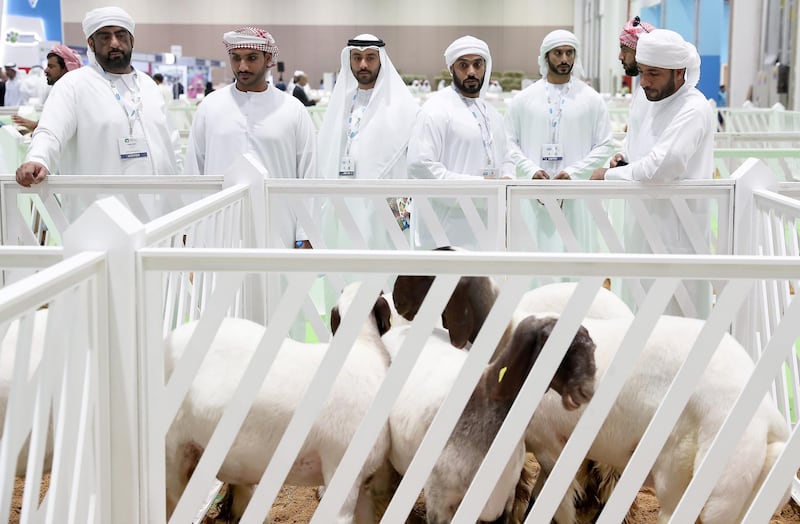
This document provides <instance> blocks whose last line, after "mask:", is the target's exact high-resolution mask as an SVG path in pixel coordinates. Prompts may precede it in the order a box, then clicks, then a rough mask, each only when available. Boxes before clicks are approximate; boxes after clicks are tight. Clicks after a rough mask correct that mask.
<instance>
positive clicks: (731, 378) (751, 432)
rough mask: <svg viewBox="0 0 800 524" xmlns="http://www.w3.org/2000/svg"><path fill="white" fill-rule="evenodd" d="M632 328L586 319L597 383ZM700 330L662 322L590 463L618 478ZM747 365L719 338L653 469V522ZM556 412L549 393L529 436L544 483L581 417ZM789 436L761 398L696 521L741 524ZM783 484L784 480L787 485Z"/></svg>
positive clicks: (734, 345)
mask: <svg viewBox="0 0 800 524" xmlns="http://www.w3.org/2000/svg"><path fill="white" fill-rule="evenodd" d="M630 323H631V322H630V320H629V319H607V320H592V319H586V320H585V321H584V326H586V328H587V329H588V331H589V334H590V335H591V337H592V339H593V340H594V341H595V343H596V345H597V350H596V352H595V356H596V359H597V378H598V381H600V380H601V379H602V377H603V376H604V375H605V373H606V371H607V370H608V365H609V362H610V361H611V359H612V357H613V356H614V354H615V353H616V351H617V348H618V347H619V344H620V342H621V340H622V338H623V336H624V335H625V333H626V331H627V330H628V327H629V326H630ZM702 327H703V321H701V320H696V319H690V318H683V317H672V316H666V315H665V316H662V317H661V319H660V320H659V321H658V322H657V324H656V327H655V329H654V331H653V333H652V335H651V337H650V339H649V340H648V342H647V345H646V346H645V348H644V350H643V352H642V354H641V356H640V357H639V359H638V360H637V364H636V367H635V369H634V371H633V373H632V375H631V376H630V378H629V379H628V380H627V381H626V383H625V386H624V387H623V389H622V391H621V393H620V395H619V397H618V398H617V400H616V403H615V405H614V407H613V408H612V409H611V411H610V413H609V415H608V418H607V419H606V421H605V422H604V424H603V426H602V429H601V430H600V432H599V433H598V435H597V437H596V438H595V440H594V443H593V444H592V446H591V448H590V450H589V453H588V455H587V458H589V459H592V460H596V461H598V462H600V463H603V464H607V465H608V466H610V467H612V468H614V469H615V470H616V471H622V470H623V469H624V467H625V465H626V464H627V462H628V459H629V458H630V456H631V454H632V453H633V451H634V449H635V448H636V446H637V445H638V444H639V440H640V439H641V437H642V435H643V434H644V431H645V429H646V428H647V425H648V423H649V421H650V419H651V418H652V417H653V414H654V413H655V411H656V409H657V408H658V406H659V404H660V402H661V399H662V398H663V396H664V394H665V393H666V391H667V388H668V387H669V386H670V383H671V382H672V379H673V377H674V376H675V374H676V373H677V371H678V369H679V368H680V366H681V365H682V364H683V362H684V361H685V359H686V357H687V355H688V353H689V351H690V349H691V348H692V345H693V344H694V342H695V340H696V338H697V336H698V334H699V332H700V330H701V328H702ZM753 367H754V365H753V362H752V360H751V359H750V357H749V356H748V354H747V353H746V351H745V350H744V348H742V347H741V345H740V344H739V343H738V342H737V341H736V340H735V339H734V338H733V337H731V336H730V335H728V334H725V335H724V337H723V339H722V341H721V343H720V345H719V346H718V347H717V350H716V352H715V353H714V356H713V357H712V359H711V361H710V363H709V365H708V367H707V368H706V370H705V371H704V373H703V378H702V380H701V382H700V383H699V384H698V386H697V388H696V389H695V391H694V393H693V394H692V396H691V398H690V399H689V402H688V404H687V406H686V408H685V409H684V411H683V413H682V415H681V417H680V418H679V420H678V422H677V424H676V425H675V427H674V429H673V430H672V433H671V435H670V437H669V439H668V440H667V442H666V444H665V445H664V448H663V449H662V450H661V453H660V454H659V456H658V458H657V460H656V462H655V464H654V465H653V468H652V470H651V477H652V482H653V487H654V489H655V491H656V494H657V496H658V500H659V504H660V507H661V511H660V515H659V522H667V521H668V520H669V518H670V516H671V514H672V512H673V511H674V509H675V507H676V505H677V503H678V502H679V500H680V498H681V497H682V495H683V492H684V491H685V489H686V487H687V486H688V484H689V482H690V481H691V479H692V476H693V474H694V470H695V468H696V467H697V466H699V464H700V462H701V461H702V459H703V457H704V455H705V453H706V451H707V450H708V448H709V446H710V445H711V443H712V440H713V439H714V437H715V436H716V434H717V431H718V430H719V428H720V426H721V425H722V423H723V422H724V420H725V417H726V416H727V413H728V412H729V411H730V409H731V407H732V406H733V403H734V402H735V400H736V399H737V398H738V396H739V394H740V392H741V390H742V388H743V387H744V384H745V383H746V381H747V379H748V378H749V376H750V374H751V372H752V370H753ZM560 404H561V403H560V402H559V401H558V398H557V397H556V396H555V395H553V394H552V393H549V392H548V393H547V394H546V395H545V398H544V399H542V402H541V403H540V404H539V406H538V408H537V409H536V412H535V413H534V417H533V421H532V424H531V426H530V428H531V429H530V430H529V431H528V432H527V434H526V438H525V441H526V444H527V445H528V447H529V449H530V450H531V451H533V453H534V454H535V455H536V458H537V460H538V461H539V463H540V465H541V466H542V472H543V474H544V475H547V474H548V473H549V472H550V471H551V470H552V467H553V465H554V464H555V461H556V459H557V458H558V456H559V454H560V453H561V451H562V449H563V447H564V443H565V442H566V440H567V439H568V438H569V436H570V435H571V433H572V430H573V429H574V428H575V425H576V424H577V422H578V419H579V418H580V416H581V414H582V412H583V409H579V410H576V411H567V410H565V409H563V407H562V406H561V405H560ZM788 437H789V430H788V428H787V426H786V423H785V422H784V421H783V419H782V417H781V416H780V413H779V412H778V411H777V409H776V407H775V406H774V404H773V403H771V402H770V400H769V398H768V397H765V398H764V399H763V400H762V402H761V404H760V405H759V407H758V410H757V411H756V413H755V414H754V416H753V420H752V421H751V422H750V424H749V425H748V427H747V429H746V431H745V433H744V435H743V436H742V438H741V440H740V442H739V443H738V445H737V448H736V451H735V452H734V454H733V456H732V458H731V460H730V462H729V463H728V464H727V466H726V468H725V470H724V472H723V474H722V475H721V476H720V478H719V480H718V482H717V485H716V487H715V488H714V490H713V491H712V493H711V495H710V496H709V498H708V500H707V501H706V503H705V505H704V507H703V510H702V512H701V513H700V521H702V522H703V523H704V524H727V523H731V522H739V521H740V520H741V518H742V516H743V513H742V512H743V510H744V509H746V508H747V507H748V506H749V503H750V501H751V500H752V497H753V496H754V493H755V490H757V489H758V488H759V487H760V485H761V483H762V481H763V478H764V476H765V475H766V473H767V472H768V471H769V469H770V468H771V466H772V464H773V463H774V462H775V460H776V459H777V457H778V455H779V454H780V452H781V450H782V449H783V448H784V445H785V442H786V440H787V439H788ZM788 482H789V480H788V479H787V485H788ZM786 498H788V491H787V494H786ZM785 502H786V500H784V501H783V503H785ZM781 505H783V504H781ZM574 517H575V516H574V508H572V507H571V504H569V503H564V502H562V505H561V507H560V508H559V512H558V513H557V514H556V519H555V520H556V521H557V522H559V523H560V524H564V523H568V522H574Z"/></svg>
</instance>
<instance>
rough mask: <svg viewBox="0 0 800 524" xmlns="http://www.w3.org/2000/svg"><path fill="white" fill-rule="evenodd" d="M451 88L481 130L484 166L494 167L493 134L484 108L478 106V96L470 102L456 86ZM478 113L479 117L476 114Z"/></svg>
mask: <svg viewBox="0 0 800 524" xmlns="http://www.w3.org/2000/svg"><path fill="white" fill-rule="evenodd" d="M453 89H454V90H455V91H456V93H458V96H459V97H461V100H462V101H463V102H464V105H465V106H466V107H467V111H469V112H470V114H472V118H474V119H475V122H476V123H477V124H478V129H479V130H480V132H481V141H482V142H483V151H484V153H486V166H487V167H494V154H493V153H492V144H493V143H494V136H493V135H492V128H491V126H490V125H489V116H488V115H487V114H486V113H485V112H484V110H483V109H482V108H481V106H480V102H481V100H480V98H475V99H473V103H470V101H469V100H467V97H465V96H464V95H462V94H461V93H460V92H459V91H458V90H457V89H456V88H455V86H453ZM478 114H480V117H479V116H478Z"/></svg>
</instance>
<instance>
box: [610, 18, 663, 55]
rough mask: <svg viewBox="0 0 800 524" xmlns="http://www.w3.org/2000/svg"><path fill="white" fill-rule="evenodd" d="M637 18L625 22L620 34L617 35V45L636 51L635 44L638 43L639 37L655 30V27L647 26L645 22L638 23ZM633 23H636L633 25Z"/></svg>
mask: <svg viewBox="0 0 800 524" xmlns="http://www.w3.org/2000/svg"><path fill="white" fill-rule="evenodd" d="M638 18H639V17H636V18H634V19H632V20H628V21H627V22H625V26H624V27H623V28H622V32H621V33H620V34H619V43H620V44H622V45H624V46H625V47H630V48H631V49H636V44H638V43H639V35H641V34H642V33H649V32H650V31H652V30H654V29H655V26H653V25H651V24H648V23H647V22H642V21H638V20H637V19H638ZM634 21H636V24H635V25H634Z"/></svg>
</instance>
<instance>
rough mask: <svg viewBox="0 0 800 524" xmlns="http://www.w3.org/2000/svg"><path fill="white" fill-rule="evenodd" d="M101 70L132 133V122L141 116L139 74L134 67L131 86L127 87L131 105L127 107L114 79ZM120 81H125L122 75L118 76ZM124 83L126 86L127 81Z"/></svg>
mask: <svg viewBox="0 0 800 524" xmlns="http://www.w3.org/2000/svg"><path fill="white" fill-rule="evenodd" d="M101 71H102V70H101ZM102 72H103V77H104V78H105V79H106V80H108V85H109V87H110V88H111V94H113V95H114V98H115V99H116V101H117V103H118V104H119V106H120V107H121V108H122V112H123V113H125V118H126V119H127V120H128V131H129V133H130V134H131V135H133V124H134V122H136V120H137V119H138V118H139V117H140V116H141V112H142V90H141V88H140V86H139V75H138V73H137V72H136V70H135V69H134V70H133V88H130V87H128V89H129V91H130V92H131V94H132V95H133V107H129V105H128V104H127V103H126V101H125V99H124V98H123V96H122V94H121V93H120V92H119V89H118V88H117V84H116V83H115V82H114V79H113V78H111V77H110V76H109V75H108V73H106V72H105V71H102ZM120 81H121V82H123V83H124V82H125V79H124V77H123V76H120ZM125 85H126V87H127V83H126V84H125Z"/></svg>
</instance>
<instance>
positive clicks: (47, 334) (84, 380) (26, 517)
mask: <svg viewBox="0 0 800 524" xmlns="http://www.w3.org/2000/svg"><path fill="white" fill-rule="evenodd" d="M105 272H106V265H105V256H104V255H103V254H102V253H92V252H86V253H82V254H80V255H77V256H75V257H71V258H69V259H66V260H64V261H63V262H59V263H57V264H55V265H53V266H51V267H49V268H46V269H42V270H41V271H40V272H39V273H37V274H35V275H32V276H30V277H28V278H26V279H23V280H20V281H18V282H16V283H14V284H11V285H9V286H6V287H5V288H3V289H2V290H0V326H2V333H3V339H2V345H1V346H0V363H2V364H0V428H2V432H1V433H0V434H1V435H2V437H1V438H0V521H3V522H6V521H8V519H9V514H10V511H11V504H12V491H13V489H14V484H15V478H16V477H24V491H23V493H22V500H21V515H20V522H23V523H28V522H47V523H50V522H69V523H76V524H77V523H86V522H93V523H103V522H109V521H110V515H111V513H110V510H111V497H110V489H109V487H110V483H111V480H112V475H111V461H110V446H109V442H110V438H109V435H110V433H109V412H108V409H109V407H108V398H109V387H108V380H109V377H108V357H107V353H106V351H107V346H108V343H107V331H106V330H107V326H108V320H107V317H106V311H107V303H106V297H107V289H106V282H105V278H106V274H105ZM42 307H46V309H40V308H42ZM43 483H46V484H47V485H46V489H44V488H41V486H42V485H43ZM40 489H42V491H43V492H45V495H44V498H43V500H42V502H41V504H40V503H39V497H40Z"/></svg>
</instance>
